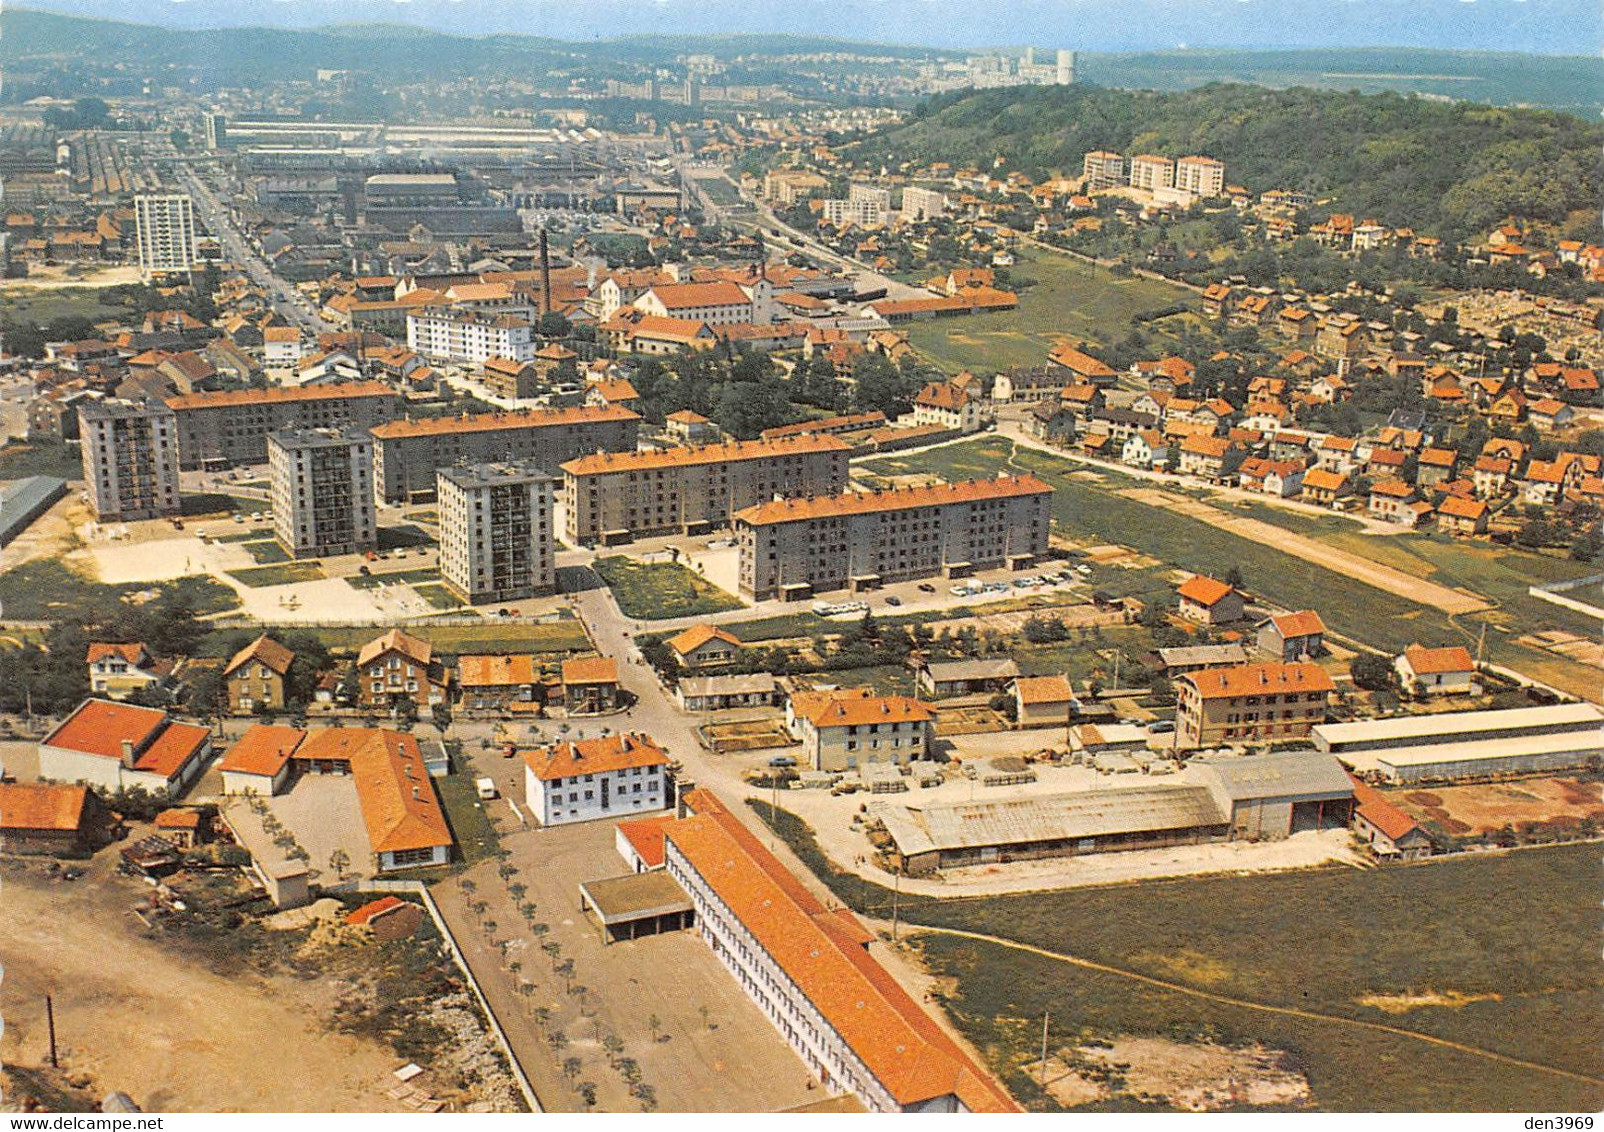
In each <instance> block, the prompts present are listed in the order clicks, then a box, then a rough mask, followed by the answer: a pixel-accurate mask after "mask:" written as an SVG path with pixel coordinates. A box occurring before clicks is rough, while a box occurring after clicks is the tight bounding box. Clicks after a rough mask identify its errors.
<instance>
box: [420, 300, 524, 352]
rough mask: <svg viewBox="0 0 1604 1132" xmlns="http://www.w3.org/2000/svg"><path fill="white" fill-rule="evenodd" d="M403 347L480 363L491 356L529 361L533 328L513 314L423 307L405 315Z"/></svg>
mask: <svg viewBox="0 0 1604 1132" xmlns="http://www.w3.org/2000/svg"><path fill="white" fill-rule="evenodd" d="M407 347H408V348H409V349H412V350H416V351H417V352H418V353H420V354H422V355H424V356H425V357H427V358H433V359H435V360H437V361H448V362H473V363H475V364H477V365H483V364H484V363H485V362H487V361H489V360H490V359H491V358H511V359H512V360H513V361H515V362H527V361H532V360H533V359H534V356H535V342H534V327H532V326H531V325H530V324H529V320H528V319H524V318H519V317H517V316H516V315H510V314H501V315H485V314H475V313H473V312H470V311H447V310H427V311H419V312H414V313H412V314H409V315H407Z"/></svg>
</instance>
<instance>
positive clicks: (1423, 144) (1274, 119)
mask: <svg viewBox="0 0 1604 1132" xmlns="http://www.w3.org/2000/svg"><path fill="white" fill-rule="evenodd" d="M1094 149H1111V150H1115V151H1118V152H1120V153H1124V154H1126V155H1127V156H1130V155H1131V154H1135V153H1156V154H1160V155H1163V156H1168V157H1182V156H1185V155H1187V154H1194V153H1196V154H1204V155H1207V156H1209V157H1214V158H1217V159H1219V160H1220V161H1223V162H1225V166H1226V178H1227V180H1228V181H1230V182H1232V183H1236V184H1243V185H1246V186H1247V187H1248V188H1249V189H1251V190H1253V191H1255V192H1262V191H1264V190H1267V189H1272V188H1288V189H1303V190H1306V191H1308V192H1311V193H1313V194H1315V195H1316V196H1317V197H1321V198H1327V199H1329V201H1330V207H1331V208H1333V209H1335V210H1339V211H1344V212H1353V213H1356V214H1359V215H1361V216H1374V217H1376V218H1377V219H1379V220H1381V221H1382V222H1383V223H1387V224H1391V225H1395V226H1405V225H1407V226H1411V227H1414V228H1418V229H1421V230H1422V231H1427V232H1436V233H1439V234H1442V235H1447V236H1457V237H1463V236H1465V235H1468V234H1470V233H1473V232H1477V231H1480V230H1483V229H1485V228H1487V227H1489V226H1490V225H1493V224H1496V223H1497V222H1498V221H1500V220H1501V219H1503V218H1504V217H1505V216H1507V215H1509V214H1512V213H1513V214H1515V215H1519V216H1526V217H1531V218H1534V219H1539V220H1548V221H1554V222H1556V223H1557V222H1561V221H1564V220H1566V219H1567V218H1568V217H1570V216H1571V214H1573V213H1576V212H1579V211H1582V210H1592V209H1595V208H1596V207H1597V203H1598V199H1599V190H1600V187H1601V186H1604V170H1601V160H1600V153H1601V152H1604V127H1601V126H1598V125H1594V124H1591V123H1587V122H1584V121H1582V120H1581V119H1579V118H1575V117H1572V116H1570V115H1568V114H1561V113H1556V112H1553V111H1547V110H1521V109H1501V108H1494V107H1488V106H1480V105H1475V104H1471V103H1440V102H1431V101H1426V100H1423V99H1418V98H1406V97H1403V96H1400V95H1397V94H1380V95H1360V94H1351V93H1342V92H1335V91H1320V90H1310V89H1306V88H1299V89H1292V90H1267V89H1264V88H1262V87H1252V86H1240V85H1225V84H1219V85H1213V86H1207V87H1202V88H1199V89H1196V90H1191V91H1185V92H1181V93H1174V94H1168V93H1156V92H1150V91H1124V90H1104V89H1100V88H1097V87H1092V86H1078V85H1077V86H1070V87H1026V88H1020V87H1015V88H1012V89H1004V90H991V91H982V92H977V93H970V94H963V95H945V96H942V97H940V98H936V99H932V100H931V101H929V102H927V103H925V104H924V105H922V106H921V107H920V108H919V110H918V111H917V112H916V113H915V115H914V116H913V117H912V118H911V119H909V120H908V121H905V122H904V123H902V124H901V125H899V126H896V127H894V128H891V129H888V130H885V131H882V132H881V133H879V134H876V135H874V136H872V137H870V138H868V139H866V140H865V141H863V142H860V143H857V144H855V145H852V146H848V147H846V149H845V150H844V154H845V156H846V157H848V158H849V159H851V160H853V161H855V162H858V163H860V164H861V165H866V166H868V167H871V168H878V167H879V166H881V165H886V166H892V167H902V166H904V165H906V164H908V163H911V164H913V165H924V164H928V163H930V162H933V161H946V162H949V163H951V164H952V165H954V166H955V167H965V166H972V167H976V168H985V169H990V168H992V167H993V162H994V161H995V160H996V159H997V158H1002V160H1003V165H1002V168H1003V169H1006V170H1018V171H1022V172H1026V173H1030V174H1032V175H1042V174H1047V173H1051V172H1063V173H1067V174H1070V175H1074V176H1078V175H1079V173H1080V169H1081V158H1082V156H1083V155H1085V154H1086V153H1087V152H1088V151H1090V150H1094Z"/></svg>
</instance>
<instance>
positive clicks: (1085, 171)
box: [1081, 149, 1125, 193]
mask: <svg viewBox="0 0 1604 1132" xmlns="http://www.w3.org/2000/svg"><path fill="white" fill-rule="evenodd" d="M1081 177H1082V178H1084V180H1085V182H1086V183H1085V189H1086V191H1087V192H1089V193H1092V192H1096V191H1097V190H1098V189H1112V188H1114V187H1116V186H1118V185H1123V184H1124V183H1125V158H1124V156H1123V155H1122V154H1118V153H1109V152H1108V151H1106V150H1101V149H1100V150H1094V151H1093V152H1091V153H1088V154H1087V155H1086V156H1085V157H1083V158H1082V159H1081Z"/></svg>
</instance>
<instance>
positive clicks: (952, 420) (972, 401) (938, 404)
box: [913, 381, 983, 433]
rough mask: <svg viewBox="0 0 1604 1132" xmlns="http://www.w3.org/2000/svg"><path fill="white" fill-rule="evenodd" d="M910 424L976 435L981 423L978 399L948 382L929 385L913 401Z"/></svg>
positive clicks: (934, 382)
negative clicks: (974, 433) (911, 421)
mask: <svg viewBox="0 0 1604 1132" xmlns="http://www.w3.org/2000/svg"><path fill="white" fill-rule="evenodd" d="M913 423H914V424H915V425H931V426H934V427H936V428H946V429H954V430H956V431H958V432H966V433H967V432H976V431H978V430H979V429H980V426H981V424H982V423H983V418H982V415H981V402H980V399H979V398H978V397H976V396H974V395H973V394H971V393H970V392H968V391H967V390H964V389H961V388H959V387H958V385H957V384H956V383H954V382H951V381H932V382H930V383H928V384H927V385H926V386H925V387H924V388H923V389H921V390H920V391H919V395H918V396H917V397H915V398H914V399H913Z"/></svg>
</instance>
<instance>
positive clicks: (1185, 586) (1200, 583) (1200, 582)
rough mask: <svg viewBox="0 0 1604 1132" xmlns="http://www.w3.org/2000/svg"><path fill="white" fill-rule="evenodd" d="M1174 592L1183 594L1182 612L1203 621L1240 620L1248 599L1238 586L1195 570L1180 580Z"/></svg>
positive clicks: (1205, 623) (1202, 622)
mask: <svg viewBox="0 0 1604 1132" xmlns="http://www.w3.org/2000/svg"><path fill="white" fill-rule="evenodd" d="M1175 594H1176V596H1177V597H1178V598H1180V606H1179V610H1178V612H1179V613H1180V615H1181V616H1182V617H1184V618H1186V619H1187V620H1188V621H1196V622H1198V623H1199V624H1202V625H1223V624H1227V623H1229V622H1232V621H1240V620H1242V617H1243V614H1244V613H1245V612H1246V603H1245V602H1244V601H1243V599H1242V595H1241V593H1239V592H1238V591H1237V589H1236V587H1234V586H1231V585H1229V584H1227V583H1225V582H1222V581H1220V580H1218V579H1217V578H1210V577H1208V576H1207V575H1205V574H1194V575H1193V576H1192V577H1190V578H1188V579H1187V580H1186V581H1184V582H1182V583H1181V585H1180V586H1179V588H1177V589H1176V591H1175Z"/></svg>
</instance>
